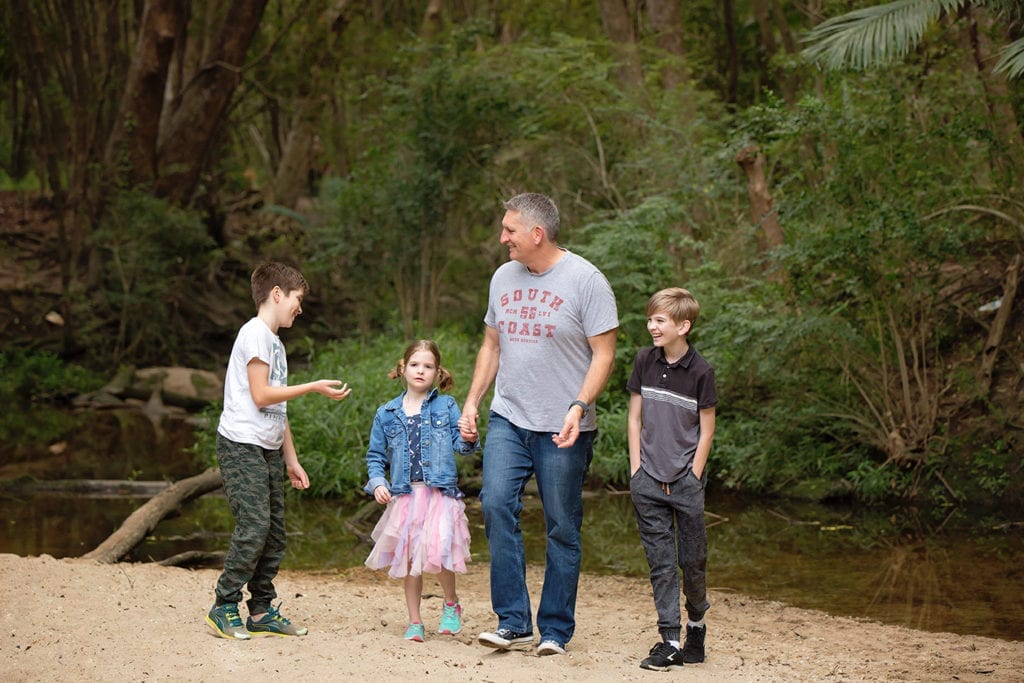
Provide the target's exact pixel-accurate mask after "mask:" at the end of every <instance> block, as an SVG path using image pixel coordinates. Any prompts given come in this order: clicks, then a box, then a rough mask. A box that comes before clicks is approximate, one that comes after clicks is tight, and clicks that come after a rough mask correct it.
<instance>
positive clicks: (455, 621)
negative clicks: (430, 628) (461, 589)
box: [437, 602, 462, 636]
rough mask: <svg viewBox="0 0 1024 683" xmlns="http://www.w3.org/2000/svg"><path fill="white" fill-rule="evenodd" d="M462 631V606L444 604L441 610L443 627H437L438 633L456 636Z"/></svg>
mask: <svg viewBox="0 0 1024 683" xmlns="http://www.w3.org/2000/svg"><path fill="white" fill-rule="evenodd" d="M461 630H462V605H460V604H459V603H457V602H456V603H455V604H453V605H451V604H448V603H447V602H446V603H444V609H443V610H441V625H440V626H438V627H437V632H438V633H443V634H445V635H449V636H454V635H455V634H456V633H458V632H459V631H461Z"/></svg>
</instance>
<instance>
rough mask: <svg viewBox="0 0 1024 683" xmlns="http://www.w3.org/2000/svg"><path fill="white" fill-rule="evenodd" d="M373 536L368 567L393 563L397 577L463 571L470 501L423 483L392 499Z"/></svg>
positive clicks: (391, 573) (392, 572) (466, 559)
mask: <svg viewBox="0 0 1024 683" xmlns="http://www.w3.org/2000/svg"><path fill="white" fill-rule="evenodd" d="M370 537H371V538H372V539H373V541H374V546H373V550H372V551H370V556H369V557H367V558H366V566H367V567H369V568H370V569H384V568H385V567H389V568H390V569H389V570H388V576H390V577H391V578H393V579H399V578H402V577H404V576H406V575H407V574H408V575H411V576H417V575H419V574H423V573H427V574H439V573H440V572H441V570H442V569H447V570H449V571H453V572H459V573H460V574H464V573H466V562H469V561H470V555H469V520H467V519H466V504H465V503H464V502H463V501H462V499H460V498H451V497H449V496H446V495H444V494H443V493H441V490H440V489H435V488H432V487H430V486H424V485H422V484H413V486H412V493H408V494H405V495H401V496H395V497H394V498H392V499H391V501H390V502H389V503H388V505H387V507H386V508H384V514H382V515H381V517H380V520H379V521H378V522H377V526H375V527H374V528H373V533H371V534H370Z"/></svg>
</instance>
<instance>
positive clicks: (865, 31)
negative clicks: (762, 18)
mask: <svg viewBox="0 0 1024 683" xmlns="http://www.w3.org/2000/svg"><path fill="white" fill-rule="evenodd" d="M967 1H968V0H896V2H888V3H885V4H884V5H876V6H874V7H865V8H863V9H859V10H855V11H853V12H849V13H847V14H844V15H842V16H838V17H833V18H832V19H829V20H827V21H825V22H823V23H821V24H819V25H818V26H817V27H815V28H814V29H813V30H811V31H810V32H809V33H808V34H807V36H806V37H805V38H804V42H807V43H811V45H810V47H807V48H805V49H804V56H805V57H807V58H808V59H811V60H812V61H820V62H824V64H825V65H826V66H827V67H828V68H829V69H843V68H854V69H866V68H868V67H871V66H880V65H884V64H888V63H890V62H892V61H893V60H895V59H899V58H901V57H903V56H905V55H906V54H907V53H908V52H910V51H911V50H912V49H914V47H916V46H917V44H918V43H919V42H920V41H921V37H922V36H923V35H924V32H925V30H926V29H927V28H928V25H929V24H931V23H932V22H934V21H936V20H937V19H938V18H939V17H941V16H942V15H943V14H944V13H947V12H955V11H957V10H959V9H960V8H961V7H963V6H964V5H965V4H966V3H967Z"/></svg>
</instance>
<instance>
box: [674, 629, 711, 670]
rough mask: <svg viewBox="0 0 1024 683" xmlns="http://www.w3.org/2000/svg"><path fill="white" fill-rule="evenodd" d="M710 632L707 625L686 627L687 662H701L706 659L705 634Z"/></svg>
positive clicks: (685, 655)
mask: <svg viewBox="0 0 1024 683" xmlns="http://www.w3.org/2000/svg"><path fill="white" fill-rule="evenodd" d="M707 634H708V627H707V626H689V625H687V627H686V641H685V642H684V643H683V649H682V650H680V652H681V653H682V657H683V661H684V662H686V663H687V664H699V663H700V662H703V661H704V636H706V635H707Z"/></svg>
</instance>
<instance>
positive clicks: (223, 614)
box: [206, 602, 250, 640]
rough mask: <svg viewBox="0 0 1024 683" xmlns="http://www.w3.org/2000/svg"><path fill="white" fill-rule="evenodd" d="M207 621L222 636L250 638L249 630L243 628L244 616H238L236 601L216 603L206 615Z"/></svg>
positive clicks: (239, 638)
mask: <svg viewBox="0 0 1024 683" xmlns="http://www.w3.org/2000/svg"><path fill="white" fill-rule="evenodd" d="M206 623H208V624H209V625H210V627H211V628H213V631H214V633H216V634H217V636H218V637H220V638H235V639H237V640H249V638H250V636H249V632H248V631H246V630H245V629H244V628H242V617H240V616H238V605H237V604H236V603H233V602H225V603H224V604H223V605H214V606H213V607H211V608H210V613H209V614H207V615H206Z"/></svg>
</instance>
